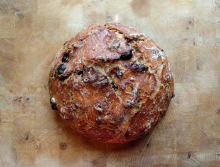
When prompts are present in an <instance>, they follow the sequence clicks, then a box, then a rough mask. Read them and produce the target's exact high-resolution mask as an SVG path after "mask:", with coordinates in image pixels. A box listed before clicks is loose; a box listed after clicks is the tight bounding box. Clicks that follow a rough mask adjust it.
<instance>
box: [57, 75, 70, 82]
mask: <svg viewBox="0 0 220 167" xmlns="http://www.w3.org/2000/svg"><path fill="white" fill-rule="evenodd" d="M67 78H69V75H68V76H61V77H60V79H59V80H60V81H64V80H66V79H67Z"/></svg>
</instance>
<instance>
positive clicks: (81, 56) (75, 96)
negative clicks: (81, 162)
mask: <svg viewBox="0 0 220 167" xmlns="http://www.w3.org/2000/svg"><path fill="white" fill-rule="evenodd" d="M49 91H50V96H51V106H52V108H53V109H55V110H57V112H58V113H59V114H60V116H61V118H62V119H65V120H67V121H68V123H69V125H70V126H71V127H72V128H73V129H75V130H76V131H78V132H79V133H81V134H83V135H85V136H87V137H90V138H91V139H95V140H99V141H102V142H109V143H125V142H129V141H131V140H135V139H138V138H140V137H143V136H144V135H145V134H147V133H148V132H150V131H151V130H152V129H153V128H154V127H155V126H156V125H157V123H158V122H159V121H160V120H161V118H162V117H164V116H165V114H166V112H167V109H168V106H169V103H170V101H171V98H172V97H173V92H174V81H173V77H172V75H171V71H170V64H169V63H168V60H167V57H166V55H165V53H164V52H163V51H162V50H161V49H160V47H159V46H158V45H157V44H155V42H154V41H153V40H152V39H150V38H149V37H148V36H146V35H145V34H143V33H141V32H139V31H137V30H136V29H134V28H130V27H127V26H124V25H121V24H118V23H106V24H93V25H91V26H89V27H87V28H84V29H83V30H81V31H80V32H79V33H77V34H76V35H75V36H74V37H73V38H72V39H71V40H69V41H68V42H67V43H66V44H65V45H64V46H63V47H62V48H61V49H60V51H59V52H58V53H57V55H56V57H55V59H54V61H53V64H52V67H51V70H50V75H49Z"/></svg>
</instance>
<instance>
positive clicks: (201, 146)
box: [0, 0, 220, 167]
mask: <svg viewBox="0 0 220 167" xmlns="http://www.w3.org/2000/svg"><path fill="white" fill-rule="evenodd" d="M107 21H117V22H120V23H122V24H124V25H127V26H130V27H135V28H136V29H138V30H140V31H142V32H144V33H145V34H147V35H148V36H150V37H151V38H152V39H153V40H154V41H155V42H156V43H157V44H159V46H160V47H161V48H163V49H164V51H165V53H166V54H167V56H168V58H169V61H170V62H171V63H172V65H171V69H172V71H173V75H174V78H175V95H176V96H175V98H174V99H173V100H172V102H171V105H170V107H169V111H168V114H167V116H166V117H165V118H164V119H163V120H162V121H161V122H160V124H159V125H158V126H157V127H156V129H155V130H154V131H153V132H152V133H151V134H149V135H147V136H146V137H144V138H143V139H140V140H137V141H134V142H131V143H128V144H124V145H119V144H102V143H99V142H96V141H90V140H89V139H87V138H85V137H83V136H81V135H80V134H78V133H76V132H74V131H72V130H71V129H69V128H68V126H67V125H66V123H65V122H64V121H63V120H61V119H60V118H59V117H58V116H57V114H56V113H55V112H54V111H53V110H51V108H50V104H49V93H48V83H47V81H48V74H49V70H50V67H51V63H52V61H53V59H54V57H55V54H56V52H58V50H59V49H60V48H61V47H62V45H63V43H64V42H65V41H67V40H68V39H69V38H71V37H72V36H73V35H74V34H76V33H77V32H78V31H79V30H80V29H82V28H84V27H85V26H88V25H90V24H92V23H100V22H102V23H104V22H107ZM219 76H220V0H155V1H154V0H120V1H119V0H97V1H95V0H89V1H87V0H82V1H81V0H0V166H1V167H15V166H18V167H26V166H27V167H30V166H36V167H44V166H45V167H58V166H60V167H67V166H76V167H81V166H82V167H87V166H88V167H89V166H100V167H115V166H116V167H139V166H140V167H141V166H152V167H159V166H162V167H165V166H166V167H168V166H169V167H170V166H174V167H181V166H186V167H191V166H203V167H209V166H210V167H211V166H212V167H217V166H220V77H219Z"/></svg>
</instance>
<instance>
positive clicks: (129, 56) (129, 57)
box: [120, 49, 133, 60]
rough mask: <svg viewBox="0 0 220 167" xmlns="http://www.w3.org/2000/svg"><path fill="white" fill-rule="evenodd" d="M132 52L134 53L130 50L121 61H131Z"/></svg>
mask: <svg viewBox="0 0 220 167" xmlns="http://www.w3.org/2000/svg"><path fill="white" fill-rule="evenodd" d="M132 51H133V49H131V50H128V51H126V52H124V53H122V54H121V57H120V59H121V60H128V59H131V57H132Z"/></svg>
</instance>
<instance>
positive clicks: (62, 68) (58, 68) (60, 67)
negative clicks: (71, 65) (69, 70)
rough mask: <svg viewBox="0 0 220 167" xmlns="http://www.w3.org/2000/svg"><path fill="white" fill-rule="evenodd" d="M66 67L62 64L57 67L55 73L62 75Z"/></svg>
mask: <svg viewBox="0 0 220 167" xmlns="http://www.w3.org/2000/svg"><path fill="white" fill-rule="evenodd" d="M65 69H66V67H65V65H64V64H60V65H59V66H58V67H57V73H58V75H60V74H63V72H64V71H65Z"/></svg>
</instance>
